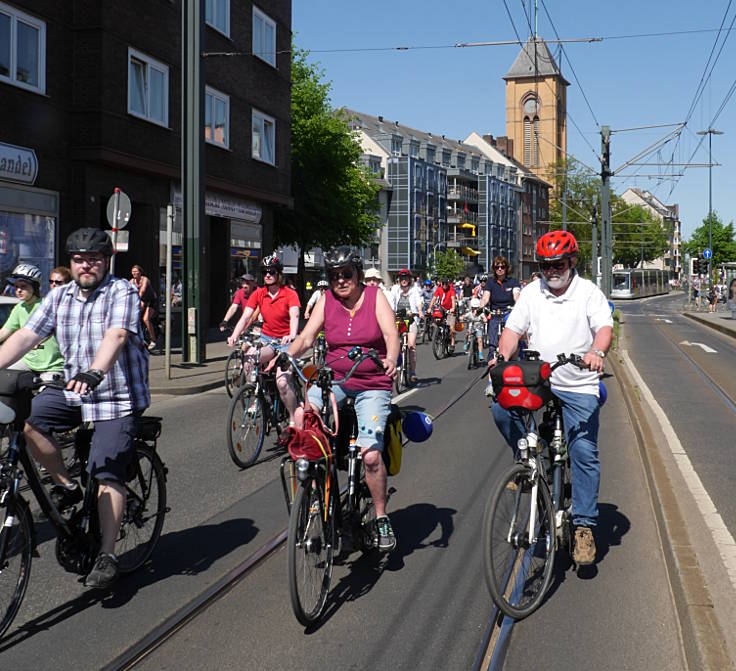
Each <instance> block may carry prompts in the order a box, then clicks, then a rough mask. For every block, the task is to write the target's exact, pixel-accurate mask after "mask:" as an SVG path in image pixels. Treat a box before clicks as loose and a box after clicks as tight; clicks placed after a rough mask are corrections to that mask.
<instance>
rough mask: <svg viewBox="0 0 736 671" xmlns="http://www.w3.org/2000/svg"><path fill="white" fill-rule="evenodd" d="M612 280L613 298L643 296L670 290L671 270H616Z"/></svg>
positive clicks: (664, 292)
mask: <svg viewBox="0 0 736 671" xmlns="http://www.w3.org/2000/svg"><path fill="white" fill-rule="evenodd" d="M612 276H613V278H612V282H611V299H612V300H613V299H615V298H619V299H620V298H624V299H625V298H643V297H644V296H657V295H659V294H667V293H669V291H670V282H669V271H667V270H642V269H641V268H627V269H625V270H614V271H613V273H612Z"/></svg>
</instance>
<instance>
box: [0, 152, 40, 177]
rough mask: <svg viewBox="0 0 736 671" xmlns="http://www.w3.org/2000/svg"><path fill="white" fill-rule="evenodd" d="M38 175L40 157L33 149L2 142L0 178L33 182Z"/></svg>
mask: <svg viewBox="0 0 736 671" xmlns="http://www.w3.org/2000/svg"><path fill="white" fill-rule="evenodd" d="M37 176H38V159H37V158H36V152H35V151H33V149H27V148H26V147H17V146H16V145H14V144H5V143H4V142H0V179H3V180H8V181H11V182H20V183H21V184H33V183H35V181H36V177H37Z"/></svg>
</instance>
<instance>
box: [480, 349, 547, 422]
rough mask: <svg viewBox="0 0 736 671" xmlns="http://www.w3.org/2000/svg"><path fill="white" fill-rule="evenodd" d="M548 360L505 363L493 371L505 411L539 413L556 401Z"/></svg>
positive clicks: (495, 388) (498, 394) (499, 401)
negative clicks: (536, 411) (545, 406)
mask: <svg viewBox="0 0 736 671" xmlns="http://www.w3.org/2000/svg"><path fill="white" fill-rule="evenodd" d="M550 375H551V370H550V365H549V364H548V363H547V362H546V361H539V360H538V359H536V360H531V361H527V360H523V361H517V360H513V361H504V362H502V363H500V364H498V365H497V366H495V367H494V368H493V369H492V370H491V383H492V384H493V393H494V395H495V396H496V401H498V404H499V405H500V406H501V407H502V408H504V409H505V410H519V409H523V410H539V408H541V407H542V406H543V405H545V404H546V403H548V402H549V401H551V400H552V398H553V396H554V395H553V393H552V387H551V386H550V381H549V378H550Z"/></svg>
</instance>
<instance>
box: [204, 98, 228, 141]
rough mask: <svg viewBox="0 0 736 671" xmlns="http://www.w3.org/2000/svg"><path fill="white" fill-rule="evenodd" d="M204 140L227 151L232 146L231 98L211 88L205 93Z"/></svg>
mask: <svg viewBox="0 0 736 671" xmlns="http://www.w3.org/2000/svg"><path fill="white" fill-rule="evenodd" d="M204 139H205V142H209V143H210V144H216V145H218V146H220V147H225V149H227V148H228V147H229V146H230V96H227V95H225V94H224V93H220V92H219V91H216V90H215V89H213V88H210V87H209V86H207V87H205V92H204Z"/></svg>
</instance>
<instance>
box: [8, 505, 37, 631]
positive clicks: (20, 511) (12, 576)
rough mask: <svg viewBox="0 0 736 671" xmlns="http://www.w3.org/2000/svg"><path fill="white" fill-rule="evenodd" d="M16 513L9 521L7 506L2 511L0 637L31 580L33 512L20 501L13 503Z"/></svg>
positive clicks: (9, 623) (12, 618) (11, 619)
mask: <svg viewBox="0 0 736 671" xmlns="http://www.w3.org/2000/svg"><path fill="white" fill-rule="evenodd" d="M14 508H15V512H14V513H13V515H12V517H13V519H12V520H11V519H9V515H8V506H7V505H3V506H2V507H0V519H1V520H2V527H0V529H1V530H0V548H4V549H5V550H4V552H3V555H2V557H0V561H2V567H3V568H2V571H0V618H2V619H0V636H2V635H3V634H4V633H5V632H6V630H7V629H8V627H9V626H10V625H11V623H12V622H13V620H14V619H15V616H16V615H17V613H18V609H19V608H20V604H21V602H22V601H23V597H24V596H25V593H26V587H28V581H29V579H30V577H31V559H32V555H33V528H32V526H31V524H32V522H31V511H30V510H29V508H28V504H27V503H26V502H25V501H24V500H23V499H21V498H16V499H15V501H14Z"/></svg>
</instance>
